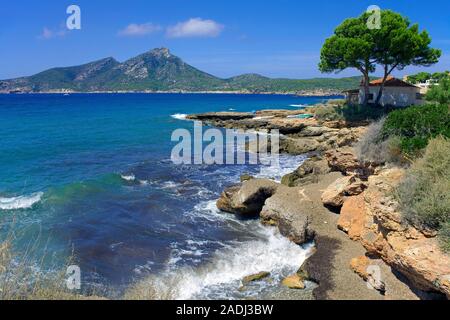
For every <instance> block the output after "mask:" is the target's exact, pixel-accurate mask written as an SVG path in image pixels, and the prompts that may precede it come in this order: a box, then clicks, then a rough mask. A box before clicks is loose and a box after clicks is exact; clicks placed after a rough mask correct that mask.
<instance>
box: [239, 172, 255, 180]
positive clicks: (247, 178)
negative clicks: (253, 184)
mask: <svg viewBox="0 0 450 320" xmlns="http://www.w3.org/2000/svg"><path fill="white" fill-rule="evenodd" d="M253 179H254V177H252V176H251V175H249V174H243V175H242V176H241V178H240V180H241V182H245V181H249V180H253Z"/></svg>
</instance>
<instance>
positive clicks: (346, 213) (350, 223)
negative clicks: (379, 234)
mask: <svg viewBox="0 0 450 320" xmlns="http://www.w3.org/2000/svg"><path fill="white" fill-rule="evenodd" d="M365 210H366V203H365V200H364V194H360V195H358V196H355V197H349V198H348V199H347V200H345V202H344V205H343V207H342V209H341V214H340V216H339V220H338V228H339V229H341V230H342V231H344V232H346V233H348V235H349V237H350V239H352V240H359V239H360V237H361V233H362V232H363V229H364V223H365V218H366V212H365Z"/></svg>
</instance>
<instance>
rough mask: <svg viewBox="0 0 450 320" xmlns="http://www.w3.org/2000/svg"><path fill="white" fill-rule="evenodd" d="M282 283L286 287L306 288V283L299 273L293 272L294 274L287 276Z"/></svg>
mask: <svg viewBox="0 0 450 320" xmlns="http://www.w3.org/2000/svg"><path fill="white" fill-rule="evenodd" d="M281 284H282V285H283V286H285V287H288V288H289V289H296V290H302V289H305V283H304V282H303V280H302V279H301V278H300V276H299V275H298V274H293V275H292V276H289V277H287V278H285V279H284V280H283V281H282V282H281Z"/></svg>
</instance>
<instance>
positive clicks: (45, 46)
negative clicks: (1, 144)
mask: <svg viewBox="0 0 450 320" xmlns="http://www.w3.org/2000/svg"><path fill="white" fill-rule="evenodd" d="M70 5H77V6H79V8H80V9H81V29H80V30H68V29H67V27H66V20H67V18H68V17H69V14H67V12H66V10H67V8H68V7H69V6H70ZM370 5H378V6H379V7H381V8H382V9H392V10H394V11H397V12H399V13H401V14H403V15H405V16H407V17H408V18H409V19H410V20H411V22H413V23H418V24H419V27H420V29H421V30H427V31H428V32H429V33H430V35H431V37H432V39H433V43H432V45H433V47H436V48H439V49H442V51H443V55H442V57H441V60H440V62H439V64H437V65H434V66H432V67H430V68H416V67H411V68H407V69H405V70H404V71H401V72H396V73H395V75H397V76H402V75H404V74H411V73H415V72H418V71H427V72H434V71H443V70H449V69H450V1H448V0H429V1H412V0H395V1H394V0H370V1H366V0H339V1H336V0H315V1H306V0H305V1H303V0H259V1H255V0H240V1H237V0H209V1H205V0H165V1H162V0H127V1H122V0H120V1H119V0H114V1H111V0H109V1H107V0H71V1H66V0H58V1H54V0H39V1H35V0H15V1H1V3H0V79H9V78H14V77H19V76H28V75H32V74H35V73H37V72H40V71H43V70H46V69H48V68H52V67H61V66H71V65H79V64H83V63H87V62H91V61H94V60H98V59H102V58H105V57H110V56H112V57H114V58H116V59H117V60H119V61H125V60H126V59H129V58H131V57H133V56H136V55H138V54H141V53H143V52H146V51H148V50H150V49H153V48H157V47H167V48H169V49H170V50H171V52H172V53H173V54H175V55H177V56H179V57H181V58H182V59H183V60H184V61H186V62H187V63H189V64H191V65H193V66H195V67H196V68H199V69H201V70H203V71H206V72H208V73H211V74H213V75H216V76H219V77H222V78H226V77H231V76H235V75H239V74H244V73H259V74H262V75H265V76H270V77H286V78H299V79H305V78H312V77H322V76H326V77H328V76H332V77H343V76H351V75H358V72H357V71H355V70H346V71H344V72H341V73H340V74H337V75H335V74H331V75H329V74H321V73H320V71H319V70H318V68H317V64H318V61H319V56H320V49H321V46H322V44H323V42H324V40H325V39H326V38H327V37H329V36H330V35H331V34H332V33H333V30H334V28H335V27H336V26H338V25H339V24H340V23H341V22H342V21H343V20H345V19H346V18H349V17H356V16H358V15H359V14H361V13H362V12H364V11H365V10H367V8H368V7H369V6H370ZM379 74H381V69H380V71H379Z"/></svg>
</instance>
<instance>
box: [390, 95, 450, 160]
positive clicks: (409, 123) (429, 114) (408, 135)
mask: <svg viewBox="0 0 450 320" xmlns="http://www.w3.org/2000/svg"><path fill="white" fill-rule="evenodd" d="M438 135H443V136H445V137H450V106H449V105H446V104H426V105H423V106H414V107H409V108H406V109H401V110H396V111H393V112H391V113H390V114H389V115H388V116H387V119H386V122H385V124H384V126H383V130H382V138H383V139H384V140H385V139H388V138H389V137H392V136H397V137H399V138H400V139H401V148H402V150H403V152H404V153H405V154H407V155H409V156H414V155H417V153H418V152H420V150H422V149H424V148H425V147H426V146H427V144H428V141H429V140H430V139H432V138H434V137H437V136H438Z"/></svg>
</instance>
